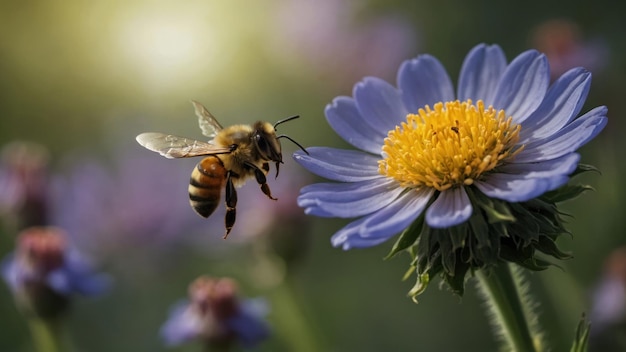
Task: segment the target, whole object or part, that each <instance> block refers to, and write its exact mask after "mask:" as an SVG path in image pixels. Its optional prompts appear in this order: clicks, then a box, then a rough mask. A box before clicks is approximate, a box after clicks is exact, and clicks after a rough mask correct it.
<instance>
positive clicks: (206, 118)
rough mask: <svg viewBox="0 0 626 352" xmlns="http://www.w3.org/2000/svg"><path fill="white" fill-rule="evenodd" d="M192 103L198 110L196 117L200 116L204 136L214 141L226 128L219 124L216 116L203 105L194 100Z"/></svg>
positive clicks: (199, 120)
mask: <svg viewBox="0 0 626 352" xmlns="http://www.w3.org/2000/svg"><path fill="white" fill-rule="evenodd" d="M191 103H192V104H193V107H194V109H195V110H196V116H198V124H199V125H200V129H201V130H202V134H203V135H205V136H207V137H209V138H211V139H213V137H215V135H216V134H217V132H219V131H221V130H222V129H223V128H224V127H222V125H220V123H219V122H217V119H216V118H215V116H213V115H212V114H211V113H210V112H209V110H207V108H205V107H204V106H203V105H202V104H200V103H198V102H197V101H195V100H192V101H191Z"/></svg>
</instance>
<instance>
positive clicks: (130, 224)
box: [52, 150, 308, 255]
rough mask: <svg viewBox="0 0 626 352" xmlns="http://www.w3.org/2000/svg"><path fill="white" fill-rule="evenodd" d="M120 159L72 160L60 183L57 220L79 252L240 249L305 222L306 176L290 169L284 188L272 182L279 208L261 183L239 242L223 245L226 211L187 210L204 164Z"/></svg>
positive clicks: (248, 199)
mask: <svg viewBox="0 0 626 352" xmlns="http://www.w3.org/2000/svg"><path fill="white" fill-rule="evenodd" d="M141 151H142V152H143V150H141ZM120 155H121V156H120V158H119V159H115V160H114V162H115V163H116V164H114V165H113V166H112V167H106V166H105V165H103V164H100V163H98V162H97V161H95V160H87V159H82V160H80V159H77V158H70V160H71V161H72V165H73V166H72V167H71V168H70V170H69V172H68V175H67V176H66V177H58V178H57V179H56V184H55V197H54V200H55V204H54V207H53V210H54V213H53V214H52V219H53V221H55V224H56V225H58V226H61V227H63V228H65V229H66V230H67V231H68V233H69V234H70V235H71V236H72V237H73V240H74V241H75V242H76V243H77V245H78V246H79V247H80V248H83V249H86V250H88V251H90V252H92V253H95V254H98V253H100V254H105V255H106V254H107V253H112V252H116V251H119V250H121V249H124V248H135V247H136V246H141V247H142V248H144V250H146V249H148V248H150V247H152V248H153V249H170V248H173V245H185V244H191V245H193V246H194V247H195V248H207V249H211V248H215V247H216V244H218V243H220V244H226V243H228V244H233V243H241V242H246V241H249V240H250V239H251V238H253V237H257V236H258V235H260V234H265V233H267V232H269V230H270V228H271V227H272V226H273V225H274V224H276V222H277V221H280V219H281V218H282V217H284V216H291V213H294V212H297V214H298V215H299V216H301V217H303V215H302V213H301V212H300V211H299V209H298V208H297V206H296V196H297V194H298V192H299V188H300V187H302V186H303V185H304V184H306V182H308V176H302V175H298V174H297V173H296V172H297V169H298V168H297V166H296V165H295V163H292V162H291V161H286V163H291V164H292V165H285V167H283V168H281V177H280V179H279V180H277V181H276V182H272V181H274V180H273V178H269V179H268V183H269V185H270V187H271V188H272V193H273V194H274V196H275V197H277V198H278V199H279V200H278V201H272V200H269V199H267V197H266V196H265V195H264V194H263V193H262V192H261V190H260V189H259V186H258V184H256V182H253V181H251V182H248V183H247V184H246V185H245V186H244V187H242V189H241V191H240V192H239V200H240V201H239V203H238V207H237V218H238V219H239V221H237V224H236V225H235V227H234V228H233V236H230V237H229V238H228V241H223V240H222V233H221V232H222V230H223V227H224V224H223V223H224V212H225V209H224V206H223V205H220V206H219V207H218V209H217V210H216V211H215V213H214V214H212V215H211V216H210V217H209V218H208V219H204V218H202V217H200V216H198V215H197V214H196V213H195V212H194V211H193V209H192V208H191V207H190V205H189V198H188V192H187V187H188V185H189V178H190V175H191V170H192V169H193V167H194V165H195V164H196V163H197V162H198V161H200V159H199V158H195V159H178V160H174V161H172V160H166V159H163V158H161V157H160V156H156V155H152V154H148V153H132V152H127V153H122V154H120ZM76 160H79V161H78V162H77V161H76ZM222 192H223V191H222ZM222 197H223V195H222ZM222 200H223V198H222ZM285 214H289V215H285Z"/></svg>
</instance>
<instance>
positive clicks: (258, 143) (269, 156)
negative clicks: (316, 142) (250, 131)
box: [253, 115, 309, 176]
mask: <svg viewBox="0 0 626 352" xmlns="http://www.w3.org/2000/svg"><path fill="white" fill-rule="evenodd" d="M298 117H300V116H298V115H295V116H291V117H288V118H286V119H283V120H280V121H278V122H276V123H275V124H274V125H273V126H272V124H270V123H269V122H262V121H258V122H257V123H255V124H254V130H255V132H254V138H253V141H254V146H255V147H256V150H257V151H258V153H259V156H260V157H261V158H263V159H265V160H270V161H274V162H275V163H276V176H278V165H280V164H281V163H282V162H283V155H282V153H281V148H280V141H279V139H281V138H287V139H288V140H290V141H291V142H293V143H294V144H295V145H297V146H298V147H300V149H302V151H304V152H305V153H307V154H309V153H308V152H307V151H306V149H304V148H303V147H302V146H301V145H300V144H299V143H298V142H296V141H295V140H293V139H292V138H291V137H289V136H286V135H279V136H276V127H277V126H278V125H280V124H281V123H284V122H287V121H291V120H293V119H297V118H298Z"/></svg>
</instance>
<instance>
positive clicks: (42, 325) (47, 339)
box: [28, 318, 68, 352]
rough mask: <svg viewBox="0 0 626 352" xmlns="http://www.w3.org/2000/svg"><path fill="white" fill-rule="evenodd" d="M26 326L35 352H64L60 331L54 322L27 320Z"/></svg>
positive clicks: (36, 319)
mask: <svg viewBox="0 0 626 352" xmlns="http://www.w3.org/2000/svg"><path fill="white" fill-rule="evenodd" d="M28 326H29V328H30V332H31V335H32V338H33V342H34V344H35V351H37V352H65V351H68V349H66V348H64V347H67V346H64V344H63V341H62V340H63V339H62V337H61V331H59V330H60V329H59V326H58V324H55V322H54V321H51V320H45V319H41V318H31V319H28Z"/></svg>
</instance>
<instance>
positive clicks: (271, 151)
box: [136, 100, 308, 239]
mask: <svg viewBox="0 0 626 352" xmlns="http://www.w3.org/2000/svg"><path fill="white" fill-rule="evenodd" d="M191 103H192V104H193V106H194V109H195V113H196V116H197V117H198V123H199V125H200V129H201V130H202V134H203V135H204V136H206V137H208V138H209V139H210V141H209V142H202V141H197V140H194V139H189V138H185V137H179V136H174V135H171V134H164V133H158V132H147V133H142V134H140V135H138V136H137V138H136V139H137V142H138V143H139V144H140V145H141V146H143V147H144V148H146V149H148V150H151V151H154V152H157V153H159V154H161V155H162V156H164V157H166V158H168V159H174V158H189V157H194V156H206V157H205V158H204V159H202V160H201V161H200V162H199V163H198V164H197V165H196V167H195V168H194V169H193V171H192V172H191V179H190V181H189V189H188V190H189V203H190V205H191V207H192V208H193V209H194V210H195V211H196V213H198V215H200V216H202V217H204V218H208V217H209V216H210V215H211V214H212V213H213V212H214V211H215V209H216V208H217V206H218V204H219V202H220V198H221V193H222V189H225V191H224V193H225V195H224V198H225V203H226V216H225V219H224V223H225V227H226V233H225V234H224V239H226V238H227V237H228V234H229V233H230V231H231V230H232V228H233V226H234V224H235V219H236V215H237V190H236V188H238V187H240V186H242V185H243V184H245V182H246V181H247V180H248V179H249V178H251V177H254V178H255V179H256V182H257V183H258V184H259V185H260V187H261V191H262V192H263V193H264V194H265V195H266V196H267V197H268V198H270V199H272V200H276V198H274V197H273V196H272V192H271V190H270V188H269V186H268V185H267V182H266V181H267V179H266V176H267V174H268V173H269V170H270V164H269V163H270V162H273V163H275V165H276V177H278V172H279V167H280V164H282V163H283V159H282V153H281V145H280V139H281V138H285V139H288V140H289V141H291V142H292V143H294V144H295V145H297V146H298V147H299V148H300V149H302V151H304V152H305V153H307V154H308V152H307V151H306V149H304V147H302V146H301V145H300V144H299V143H298V142H296V141H295V140H293V139H292V138H291V137H289V136H286V135H276V127H277V126H278V125H280V124H282V123H285V122H287V121H291V120H293V119H297V118H298V117H299V116H298V115H295V116H291V117H288V118H286V119H283V120H280V121H278V122H276V123H275V124H274V125H272V124H270V123H269V122H264V121H257V122H255V123H254V124H253V125H233V126H228V127H226V128H224V127H222V125H220V123H219V122H218V121H217V119H216V118H215V117H214V116H213V115H212V114H211V113H210V112H209V111H208V110H207V109H206V108H205V107H204V106H203V105H202V104H200V103H198V102H196V101H193V100H192V101H191Z"/></svg>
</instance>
